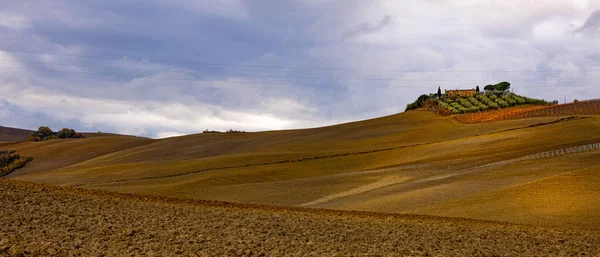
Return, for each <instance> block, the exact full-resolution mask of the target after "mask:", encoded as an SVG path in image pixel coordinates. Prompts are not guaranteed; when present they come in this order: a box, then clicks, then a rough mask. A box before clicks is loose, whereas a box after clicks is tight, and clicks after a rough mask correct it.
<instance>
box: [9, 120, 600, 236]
mask: <svg viewBox="0 0 600 257" xmlns="http://www.w3.org/2000/svg"><path fill="white" fill-rule="evenodd" d="M595 143H600V115H579V116H574V117H569V118H565V117H562V116H553V117H536V118H527V119H515V120H506V121H498V122H490V123H485V124H463V123H460V122H458V121H457V120H455V119H454V118H453V117H442V116H438V115H436V114H434V113H432V112H429V111H423V110H416V111H408V112H404V113H400V114H396V115H391V116H387V117H382V118H377V119H371V120H365V121H359V122H352V123H347V124H340V125H336V126H329V127H323V128H314V129H303V130H285V131H269V132H256V133H219V134H195V135H188V136H182V137H173V138H166V139H160V140H153V139H146V138H139V137H131V136H118V135H105V136H102V137H88V138H85V139H68V140H52V141H45V142H16V143H3V144H1V145H0V148H3V149H4V148H6V149H15V150H17V152H18V153H19V154H21V155H23V156H32V157H34V160H33V162H31V163H29V164H27V165H26V166H25V167H24V168H22V169H19V170H17V171H15V172H13V173H12V174H10V175H9V176H8V177H9V178H11V179H17V180H26V181H35V182H41V183H47V184H53V185H61V186H69V187H80V188H89V189H100V190H106V191H115V192H121V193H139V194H149V195H159V196H171V197H179V198H191V199H201V200H221V201H231V202H241V203H258V204H269V205H282V206H301V207H314V208H327V209H338V210H360V211H374V212H392V213H407V214H427V215H435V216H447V217H464V218H475V219H485V220H494V221H505V222H511V223H520V224H532V225H543V226H551V227H568V228H580V229H599V228H600V215H599V214H598V213H600V176H599V175H598V172H600V150H593V149H591V148H590V149H589V150H587V151H581V152H577V153H569V154H557V155H556V156H554V157H552V156H550V157H544V158H527V156H528V155H532V154H536V153H541V152H547V151H555V150H559V151H560V150H561V149H565V148H569V147H576V146H584V145H590V144H595ZM559 153H560V152H559Z"/></svg>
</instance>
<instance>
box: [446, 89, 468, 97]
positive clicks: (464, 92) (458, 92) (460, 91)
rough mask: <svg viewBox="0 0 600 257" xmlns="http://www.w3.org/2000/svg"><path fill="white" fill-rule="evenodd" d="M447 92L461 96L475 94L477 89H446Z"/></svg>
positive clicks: (449, 94) (450, 94)
mask: <svg viewBox="0 0 600 257" xmlns="http://www.w3.org/2000/svg"><path fill="white" fill-rule="evenodd" d="M446 94H447V95H448V96H453V95H459V96H473V95H475V89H474V88H473V89H453V90H448V89H446Z"/></svg>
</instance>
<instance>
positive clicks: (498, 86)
mask: <svg viewBox="0 0 600 257" xmlns="http://www.w3.org/2000/svg"><path fill="white" fill-rule="evenodd" d="M495 88H496V90H498V91H507V90H509V89H510V83H508V82H506V81H502V82H500V83H498V84H496V85H495Z"/></svg>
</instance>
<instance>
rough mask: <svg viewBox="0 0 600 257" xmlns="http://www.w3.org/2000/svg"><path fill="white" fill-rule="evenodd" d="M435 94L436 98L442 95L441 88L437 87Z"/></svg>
mask: <svg viewBox="0 0 600 257" xmlns="http://www.w3.org/2000/svg"><path fill="white" fill-rule="evenodd" d="M437 96H438V98H439V97H442V89H441V88H440V87H438V92H437Z"/></svg>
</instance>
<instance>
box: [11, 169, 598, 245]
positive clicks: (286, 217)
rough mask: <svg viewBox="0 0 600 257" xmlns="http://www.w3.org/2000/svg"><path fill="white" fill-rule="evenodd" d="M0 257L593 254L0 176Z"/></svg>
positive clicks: (464, 228)
mask: <svg viewBox="0 0 600 257" xmlns="http://www.w3.org/2000/svg"><path fill="white" fill-rule="evenodd" d="M0 205H1V206H2V215H0V255H2V256H4V255H8V256H97V255H98V254H99V253H101V254H102V255H106V256H136V255H142V256H173V255H178V256H223V255H226V256H542V255H543V256H597V255H599V254H600V233H599V232H598V231H581V230H563V229H545V228H539V227H531V226H518V225H510V224H504V223H493V222H483V221H477V220H465V219H449V218H434V217H425V216H405V215H386V214H376V213H357V212H340V211H325V210H316V209H296V208H278V207H267V206H255V205H242V204H230V203H221V202H206V201H184V200H180V199H168V198H154V197H144V196H133V195H117V194H109V193H102V192H91V191H86V190H75V189H65V188H57V187H52V186H42V185H38V184H33V183H27V182H17V181H10V180H3V179H0Z"/></svg>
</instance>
